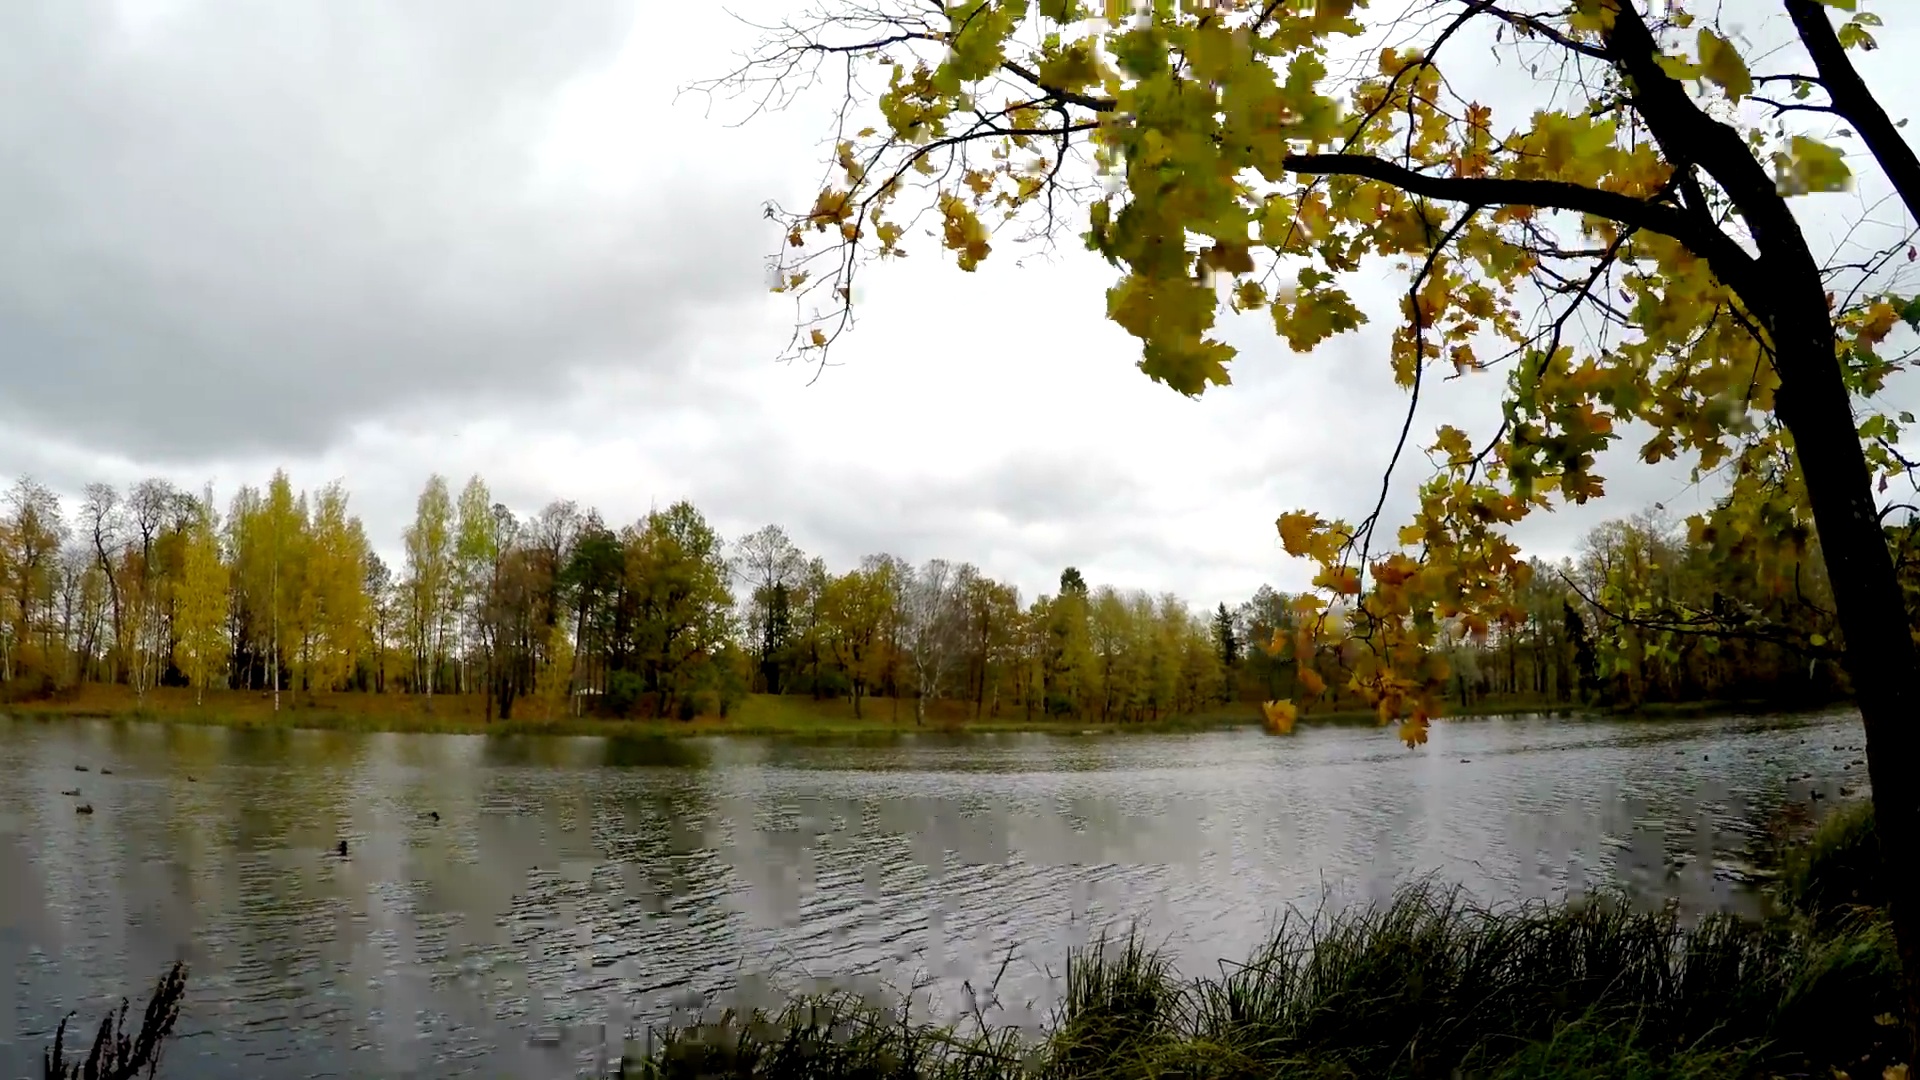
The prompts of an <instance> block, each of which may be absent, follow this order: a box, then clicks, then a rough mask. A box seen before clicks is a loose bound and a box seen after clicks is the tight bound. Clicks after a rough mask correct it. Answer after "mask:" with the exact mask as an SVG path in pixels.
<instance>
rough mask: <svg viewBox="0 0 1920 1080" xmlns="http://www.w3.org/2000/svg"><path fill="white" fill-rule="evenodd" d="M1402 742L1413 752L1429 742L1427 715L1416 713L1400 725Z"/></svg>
mask: <svg viewBox="0 0 1920 1080" xmlns="http://www.w3.org/2000/svg"><path fill="white" fill-rule="evenodd" d="M1400 741H1401V742H1403V743H1406V744H1407V749H1409V750H1411V749H1413V748H1414V747H1416V746H1420V745H1422V744H1424V743H1425V742H1426V741H1427V714H1426V713H1423V712H1419V711H1417V710H1416V711H1415V712H1414V714H1413V715H1412V716H1409V717H1407V718H1406V719H1405V720H1403V721H1401V723H1400Z"/></svg>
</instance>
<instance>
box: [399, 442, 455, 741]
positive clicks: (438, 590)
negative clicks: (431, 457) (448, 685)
mask: <svg viewBox="0 0 1920 1080" xmlns="http://www.w3.org/2000/svg"><path fill="white" fill-rule="evenodd" d="M405 539H406V556H407V563H406V571H407V576H406V582H405V586H404V588H405V591H406V595H407V635H408V643H409V645H410V647H411V648H412V650H413V657H414V687H415V688H416V690H417V691H419V692H423V693H425V694H426V696H427V705H428V707H429V708H431V707H432V704H433V684H434V680H435V677H436V675H437V674H438V672H439V670H440V664H441V661H442V658H443V657H444V656H445V648H446V635H447V628H448V623H449V622H450V621H451V615H452V611H451V605H452V603H453V599H454V582H453V575H454V540H455V537H454V509H453V499H452V497H451V496H450V495H449V494H448V492H447V481H446V478H445V477H442V476H441V475H440V474H438V473H435V474H434V475H433V476H431V477H429V478H428V479H427V486H426V488H425V489H424V490H422V491H421V492H420V498H419V501H418V502H417V503H416V504H415V509H414V518H413V524H412V525H410V526H408V527H407V532H406V538H405Z"/></svg>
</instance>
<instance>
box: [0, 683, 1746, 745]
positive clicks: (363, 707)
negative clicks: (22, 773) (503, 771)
mask: <svg viewBox="0 0 1920 1080" xmlns="http://www.w3.org/2000/svg"><path fill="white" fill-rule="evenodd" d="M487 711H488V710H487V700H486V698H485V697H484V696H482V695H479V694H439V695H435V696H434V697H433V698H432V699H431V700H429V699H428V698H425V697H422V696H418V695H410V694H364V693H320V694H305V693H299V694H296V693H283V694H281V696H280V708H279V709H278V710H277V711H276V710H275V709H274V702H273V696H272V695H271V694H266V693H261V692H258V691H233V690H220V691H209V692H207V693H206V694H205V696H204V700H197V696H196V695H195V694H194V692H193V691H191V690H187V689H182V688H178V687H161V688H157V689H153V690H149V691H147V693H146V694H145V695H135V694H134V693H133V691H132V690H131V689H130V688H128V687H125V686H118V685H107V686H103V685H97V684H88V685H85V686H82V687H79V688H77V690H76V691H74V692H72V693H71V694H68V695H64V696H62V697H59V698H57V699H55V700H42V701H31V702H20V703H15V704H4V703H0V715H8V716H16V717H23V718H30V719H40V720H54V719H60V718H95V719H123V720H140V721H152V722H161V723H172V724H206V725H216V726H221V727H235V728H307V729H316V730H325V731H395V732H426V733H439V734H481V733H491V734H511V735H538V734H544V735H623V736H636V737H654V738H657V737H662V736H693V735H722V734H732V735H787V736H857V735H883V734H889V733H898V732H910V731H937V732H954V731H974V732H1017V731H1037V732H1053V733H1058V734H1082V733H1085V734H1106V733H1164V732H1173V731H1201V730H1210V729H1218V728H1228V727H1252V726H1258V725H1259V724H1260V709H1259V706H1258V705H1256V704H1253V703H1251V702H1246V703H1238V704H1232V705H1222V706H1220V707H1219V708H1217V709H1214V710H1211V711H1209V712H1206V713H1201V714H1197V715H1188V716H1176V717H1168V718H1165V719H1162V720H1158V721H1149V722H1144V723H1139V722H1132V723H1103V722H1100V721H1097V720H1076V719H1067V720H1057V719H1048V718H1045V717H1034V718H1029V717H1028V716H1027V715H1026V714H1025V712H1024V711H1023V710H1020V709H1012V708H1007V709H1002V710H1000V711H999V712H998V713H994V712H992V711H989V712H988V713H987V714H986V715H983V716H980V717H975V716H974V715H973V711H974V710H973V706H972V704H971V703H969V702H955V701H938V702H931V703H929V707H928V710H927V715H926V717H925V720H924V722H921V723H916V722H915V720H914V715H913V702H912V701H911V700H904V701H898V702H896V701H894V700H892V699H888V698H869V699H867V700H865V701H864V702H862V708H861V714H860V715H859V716H855V715H854V710H853V706H852V704H851V703H850V702H849V701H847V700H845V699H843V698H835V699H829V700H824V701H816V700H814V699H812V698H809V697H804V696H796V695H770V694H752V695H749V696H748V697H746V698H745V699H743V700H741V701H739V702H737V703H736V704H735V705H734V706H733V707H732V708H731V709H729V710H728V713H727V715H726V716H702V717H699V718H696V719H694V720H677V719H641V720H604V719H598V718H592V717H586V718H577V717H570V716H566V715H564V713H559V712H556V711H554V710H552V709H550V708H549V707H548V705H547V703H545V702H542V701H537V700H523V701H521V702H520V703H518V705H517V706H516V708H515V710H514V712H515V716H514V718H513V719H511V720H506V721H500V720H489V719H488V718H487ZM1764 711H1779V710H1778V709H1777V708H1773V709H1770V708H1767V707H1766V706H1765V704H1764V703H1740V702H1699V703H1687V704H1680V705H1649V706H1644V707H1642V708H1640V709H1636V710H1632V711H1626V712H1621V711H1614V712H1604V711H1602V712H1596V711H1594V710H1589V709H1575V708H1572V707H1569V706H1567V705H1565V704H1555V703H1551V702H1543V701H1536V700H1532V699H1489V700H1483V701H1477V702H1474V703H1472V704H1471V705H1468V706H1466V707H1464V708H1462V707H1459V706H1457V705H1456V706H1454V707H1453V709H1452V711H1451V713H1450V715H1452V716H1454V717H1456V718H1458V717H1484V716H1498V715H1513V714H1521V713H1527V714H1543V715H1549V716H1562V717H1570V718H1572V717H1580V716H1595V715H1609V716H1641V717H1647V718H1659V717H1685V716H1694V715H1705V714H1711V713H1717V712H1764ZM1375 722H1376V721H1375V717H1374V714H1373V713H1372V712H1371V711H1369V710H1365V709H1328V708H1320V709H1311V708H1310V709H1308V710H1307V711H1306V712H1304V713H1303V714H1302V715H1301V717H1300V723H1301V725H1302V726H1306V727H1311V726H1316V725H1322V726H1368V725H1372V724H1374V723H1375Z"/></svg>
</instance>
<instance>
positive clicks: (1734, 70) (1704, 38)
mask: <svg viewBox="0 0 1920 1080" xmlns="http://www.w3.org/2000/svg"><path fill="white" fill-rule="evenodd" d="M1698 45H1699V49H1700V72H1701V74H1703V75H1705V76H1706V77H1707V79H1708V81H1710V82H1712V83H1714V84H1716V85H1718V86H1719V87H1720V89H1722V90H1724V91H1726V93H1727V96H1728V97H1730V98H1732V99H1733V100H1735V101H1739V100H1740V99H1741V98H1743V97H1746V96H1747V95H1748V94H1751V93H1753V75H1752V73H1750V72H1749V71H1747V62H1746V61H1745V60H1744V59H1742V58H1741V56H1740V50H1738V49H1736V48H1734V47H1733V42H1731V41H1728V40H1727V39H1726V38H1723V37H1721V36H1720V35H1719V34H1716V33H1714V32H1713V31H1711V30H1709V29H1707V28H1706V27H1704V26H1703V27H1701V28H1700V34H1699V37H1698Z"/></svg>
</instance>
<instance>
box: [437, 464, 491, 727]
mask: <svg viewBox="0 0 1920 1080" xmlns="http://www.w3.org/2000/svg"><path fill="white" fill-rule="evenodd" d="M493 507H494V503H493V495H492V493H491V492H489V491H488V490H487V484H486V481H484V480H482V479H480V476H479V474H477V473H476V474H474V475H473V476H472V477H470V478H469V479H468V480H467V485H466V486H465V487H463V488H461V489H460V500H459V503H458V504H457V507H456V515H457V517H456V521H455V525H454V541H453V578H452V594H453V595H452V596H451V597H450V598H449V602H450V604H451V606H452V607H453V610H454V621H455V629H454V634H453V640H454V648H455V650H456V651H457V652H458V653H459V657H458V660H459V664H458V668H457V675H458V679H459V682H458V685H457V687H456V689H458V690H460V691H461V692H465V691H466V689H467V679H468V673H467V668H468V666H469V660H468V657H467V652H468V650H469V648H470V647H471V646H472V645H475V644H479V645H481V646H482V647H483V648H484V642H480V641H474V640H470V639H471V637H472V635H470V634H469V629H470V628H477V627H480V625H481V619H482V617H483V616H482V614H481V609H483V608H485V607H486V605H487V603H488V595H489V593H490V591H491V590H492V587H493V580H492V576H493V572H494V570H495V569H497V567H498V564H499V556H500V536H499V532H498V527H497V526H498V525H499V522H498V520H497V519H496V518H495V516H494V512H493ZM481 632H482V633H484V630H482V631H481Z"/></svg>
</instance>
